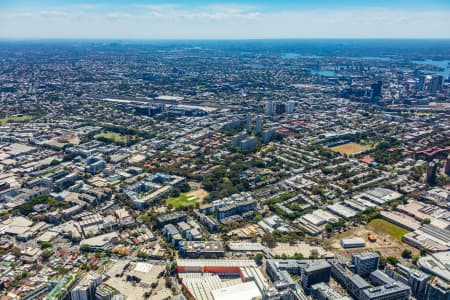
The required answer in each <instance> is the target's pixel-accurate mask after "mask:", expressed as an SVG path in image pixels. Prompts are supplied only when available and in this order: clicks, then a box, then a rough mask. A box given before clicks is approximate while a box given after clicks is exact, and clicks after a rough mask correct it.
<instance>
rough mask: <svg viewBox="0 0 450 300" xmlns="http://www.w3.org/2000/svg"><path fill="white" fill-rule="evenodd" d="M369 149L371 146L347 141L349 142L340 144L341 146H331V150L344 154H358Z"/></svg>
mask: <svg viewBox="0 0 450 300" xmlns="http://www.w3.org/2000/svg"><path fill="white" fill-rule="evenodd" d="M369 149H370V147H367V146H363V145H360V144H357V143H347V144H343V145H339V146H335V147H331V148H330V150H331V151H334V152H338V153H341V154H344V155H353V154H358V153H362V152H365V151H367V150H369Z"/></svg>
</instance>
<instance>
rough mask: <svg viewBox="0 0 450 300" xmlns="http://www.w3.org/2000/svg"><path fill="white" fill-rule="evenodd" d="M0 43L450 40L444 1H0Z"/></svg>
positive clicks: (449, 10) (449, 8) (448, 2)
mask: <svg viewBox="0 0 450 300" xmlns="http://www.w3.org/2000/svg"><path fill="white" fill-rule="evenodd" d="M0 38H18V39H22V38H113V39H116V38H119V39H124V38H130V39H165V38H167V39H233V38H236V39H248V38H450V0H425V1H424V0H422V1H419V0H390V1H387V0H378V1H375V0H358V1H357V0H345V1H339V0H315V1H314V0H297V1H287V0H271V1H268V0H263V1H252V0H247V1H233V2H231V1H214V0H213V1H206V0H195V1H192V0H191V1H188V0H175V1H171V0H166V1H148V0H147V1H144V0H128V1H120V0H97V1H87V0H71V1H64V0H0Z"/></svg>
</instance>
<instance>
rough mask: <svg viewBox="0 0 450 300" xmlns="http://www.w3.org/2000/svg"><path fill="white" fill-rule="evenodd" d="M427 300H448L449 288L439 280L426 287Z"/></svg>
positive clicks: (449, 295) (449, 296)
mask: <svg viewBox="0 0 450 300" xmlns="http://www.w3.org/2000/svg"><path fill="white" fill-rule="evenodd" d="M426 299H427V300H448V299H450V286H449V285H448V284H446V283H445V282H443V281H441V280H436V281H435V282H433V283H431V284H430V285H428V290H427V297H426Z"/></svg>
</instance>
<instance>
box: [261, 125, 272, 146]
mask: <svg viewBox="0 0 450 300" xmlns="http://www.w3.org/2000/svg"><path fill="white" fill-rule="evenodd" d="M274 134H275V129H273V128H269V129H267V130H264V131H263V132H262V142H263V144H267V143H268V142H270V141H271V140H272V137H273V135H274Z"/></svg>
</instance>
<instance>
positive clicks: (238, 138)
mask: <svg viewBox="0 0 450 300" xmlns="http://www.w3.org/2000/svg"><path fill="white" fill-rule="evenodd" d="M246 137H247V134H246V133H245V132H241V133H238V134H236V135H235V136H233V138H232V140H231V145H232V146H233V147H237V146H239V144H240V143H241V141H242V140H243V139H245V138H246Z"/></svg>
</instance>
